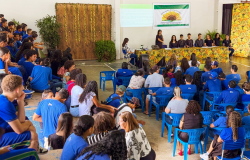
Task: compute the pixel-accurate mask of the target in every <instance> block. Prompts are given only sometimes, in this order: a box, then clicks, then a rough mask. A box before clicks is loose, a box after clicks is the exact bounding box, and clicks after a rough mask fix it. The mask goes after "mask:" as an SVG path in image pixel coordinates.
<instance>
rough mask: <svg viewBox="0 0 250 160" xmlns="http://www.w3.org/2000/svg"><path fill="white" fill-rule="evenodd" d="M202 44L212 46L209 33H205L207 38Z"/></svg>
mask: <svg viewBox="0 0 250 160" xmlns="http://www.w3.org/2000/svg"><path fill="white" fill-rule="evenodd" d="M204 45H205V46H208V47H212V46H213V45H214V44H213V40H212V39H211V35H210V34H207V38H206V40H205V43H204Z"/></svg>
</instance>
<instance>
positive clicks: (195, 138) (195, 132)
mask: <svg viewBox="0 0 250 160" xmlns="http://www.w3.org/2000/svg"><path fill="white" fill-rule="evenodd" d="M205 129H206V128H196V129H185V130H181V132H185V133H187V134H188V135H189V139H188V144H197V143H199V142H200V141H201V140H200V137H201V134H202V133H204V134H205Z"/></svg>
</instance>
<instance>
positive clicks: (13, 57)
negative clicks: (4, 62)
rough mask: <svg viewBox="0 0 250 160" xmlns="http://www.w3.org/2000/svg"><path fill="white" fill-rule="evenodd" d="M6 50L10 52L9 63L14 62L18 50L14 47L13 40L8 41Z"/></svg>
mask: <svg viewBox="0 0 250 160" xmlns="http://www.w3.org/2000/svg"><path fill="white" fill-rule="evenodd" d="M7 48H8V49H9V50H10V53H11V61H12V62H15V59H16V53H17V51H18V49H17V48H16V47H15V45H14V40H12V39H9V42H8V46H7Z"/></svg>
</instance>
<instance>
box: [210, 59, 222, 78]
mask: <svg viewBox="0 0 250 160" xmlns="http://www.w3.org/2000/svg"><path fill="white" fill-rule="evenodd" d="M218 66H219V63H218V62H217V61H213V62H212V64H211V67H212V70H211V72H217V73H218V75H220V73H221V72H223V71H222V69H221V68H219V67H218Z"/></svg>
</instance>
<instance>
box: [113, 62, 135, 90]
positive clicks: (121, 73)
mask: <svg viewBox="0 0 250 160" xmlns="http://www.w3.org/2000/svg"><path fill="white" fill-rule="evenodd" d="M132 75H133V73H132V71H131V70H130V69H128V63H127V62H123V63H122V68H121V69H118V70H117V72H116V77H130V76H132ZM116 85H118V86H119V85H122V80H121V79H118V80H117V81H116Z"/></svg>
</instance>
